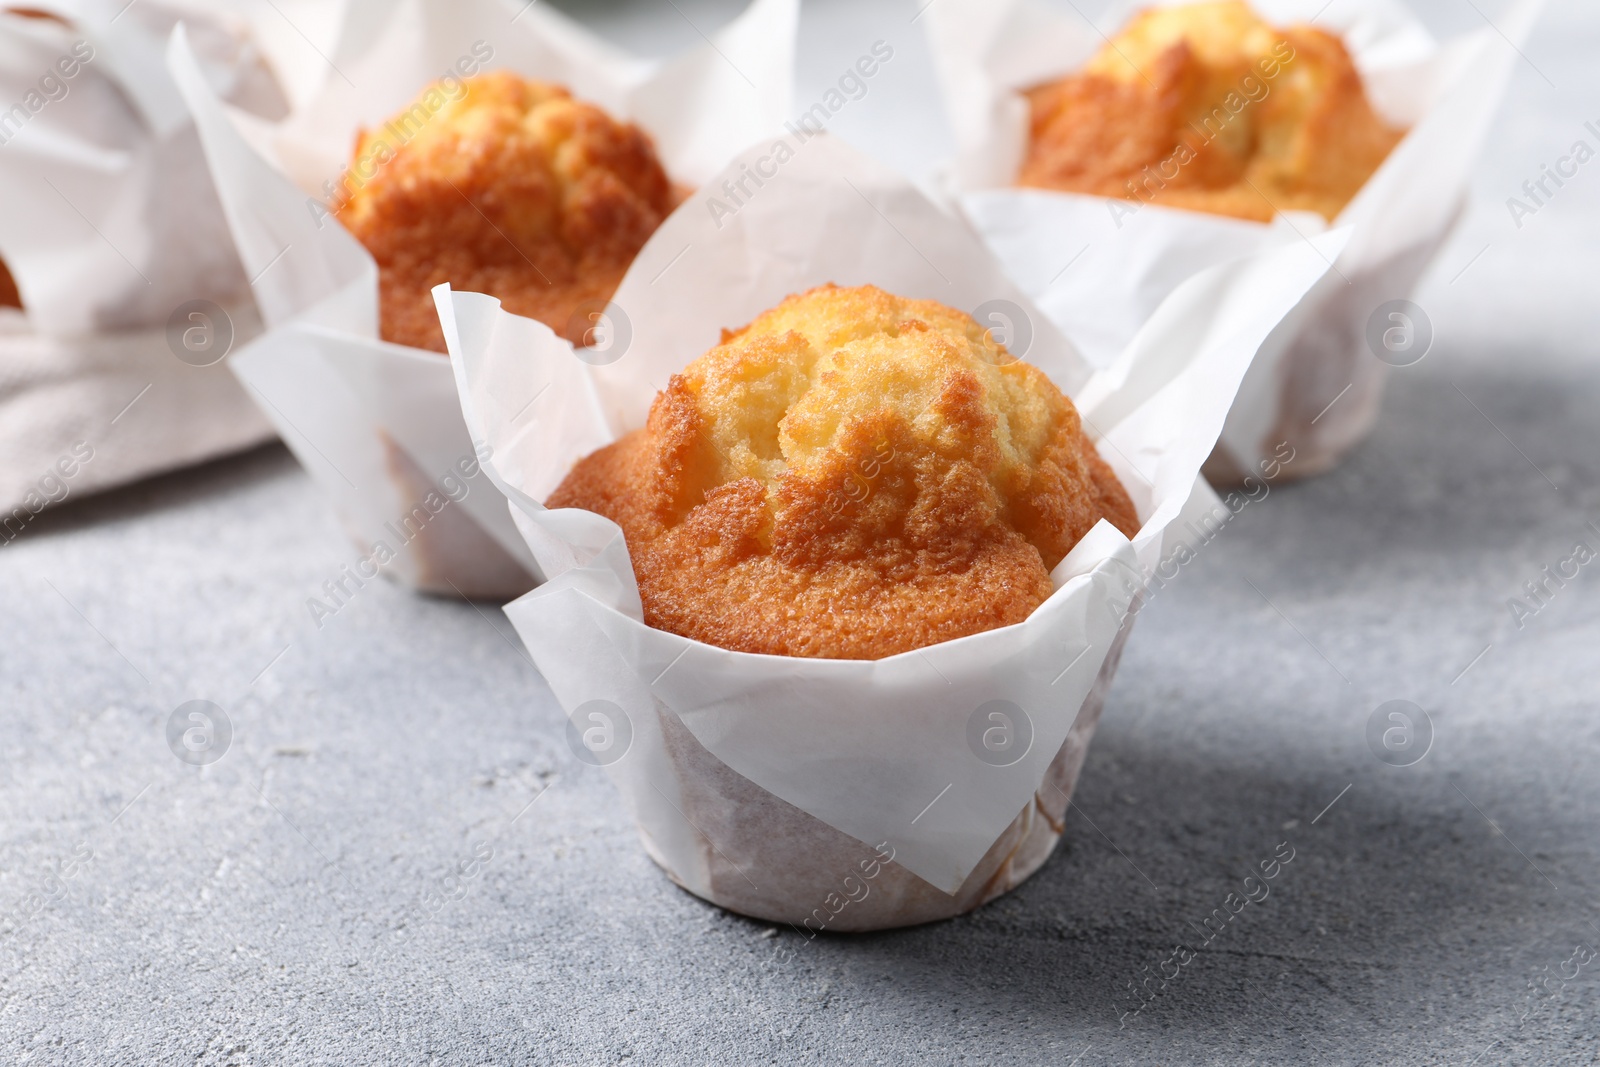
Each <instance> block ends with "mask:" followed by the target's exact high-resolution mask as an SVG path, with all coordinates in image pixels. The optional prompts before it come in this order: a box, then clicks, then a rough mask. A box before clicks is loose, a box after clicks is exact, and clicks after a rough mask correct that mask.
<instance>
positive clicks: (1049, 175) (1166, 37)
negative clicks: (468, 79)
mask: <svg viewBox="0 0 1600 1067" xmlns="http://www.w3.org/2000/svg"><path fill="white" fill-rule="evenodd" d="M1027 96H1028V102H1029V106H1030V109H1031V113H1032V121H1031V130H1030V139H1029V146H1028V154H1027V158H1026V160H1025V161H1024V163H1023V167H1022V172H1021V175H1020V177H1019V179H1018V184H1020V185H1031V186H1039V187H1043V188H1050V189H1062V190H1066V191H1069V192H1081V193H1090V194H1093V195H1097V196H1112V197H1124V198H1127V199H1130V200H1139V201H1144V202H1151V203H1156V204H1160V205H1162V206H1166V207H1177V208H1188V209H1191V210H1196V211H1209V212H1213V213H1216V214H1222V215H1232V216H1235V217H1238V218H1243V219H1256V220H1259V221H1263V222H1265V221H1270V220H1271V218H1272V217H1273V215H1274V214H1275V213H1276V212H1278V211H1294V210H1298V211H1315V212H1317V213H1319V214H1321V215H1322V216H1323V217H1324V218H1326V219H1328V220H1329V221H1332V219H1333V218H1334V217H1335V216H1337V215H1338V214H1339V212H1340V211H1342V210H1343V209H1344V206H1345V205H1346V204H1347V203H1349V202H1350V199H1351V198H1352V197H1354V196H1355V194H1356V193H1357V192H1358V191H1359V190H1360V189H1361V186H1362V185H1364V184H1365V183H1366V181H1367V179H1368V178H1370V177H1371V176H1372V173H1373V171H1375V170H1377V169H1378V166H1379V164H1381V163H1382V162H1383V160H1384V159H1385V158H1386V157H1387V156H1388V154H1389V152H1390V150H1392V149H1393V148H1394V146H1395V145H1396V144H1397V143H1399V141H1400V138H1401V137H1402V136H1404V131H1402V130H1398V129H1395V128H1393V127H1391V126H1389V125H1387V124H1386V123H1385V122H1384V121H1383V120H1382V119H1381V118H1379V116H1378V115H1377V113H1376V112H1375V111H1374V110H1373V109H1372V105H1371V104H1370V102H1369V101H1368V100H1367V96H1366V92H1365V90H1364V89H1363V88H1362V84H1361V76H1360V74H1359V73H1358V72H1357V70H1356V68H1355V64H1354V63H1353V62H1352V61H1351V59H1350V54H1349V52H1348V51H1346V49H1345V47H1344V44H1343V43H1342V42H1341V41H1340V40H1339V39H1338V38H1337V37H1334V36H1332V35H1331V34H1328V33H1324V32H1323V31H1321V30H1318V29H1316V28H1314V27H1312V26H1309V25H1296V26H1291V27H1288V28H1285V29H1278V28H1275V27H1273V26H1271V25H1269V24H1268V23H1266V22H1264V21H1263V20H1262V19H1261V18H1259V17H1258V16H1257V15H1256V14H1255V13H1254V12H1253V11H1252V10H1251V9H1250V7H1249V5H1248V4H1246V3H1245V2H1244V0H1214V2H1209V3H1197V4H1191V5H1185V6H1182V7H1170V8H1156V9H1152V10H1147V11H1144V12H1142V13H1140V14H1138V15H1136V16H1135V17H1134V18H1133V19H1132V20H1131V21H1130V22H1129V23H1128V25H1127V26H1126V27H1124V29H1123V30H1122V31H1121V32H1120V33H1118V34H1117V36H1116V37H1114V38H1112V39H1111V40H1110V41H1109V42H1108V43H1107V44H1106V45H1105V47H1103V48H1102V49H1101V50H1100V51H1099V53H1097V54H1096V55H1095V57H1094V58H1093V59H1092V60H1090V62H1089V63H1088V64H1086V65H1085V67H1084V68H1083V69H1082V70H1081V71H1079V72H1077V73H1075V74H1073V75H1070V76H1068V77H1066V78H1063V79H1062V80H1060V81H1058V82H1054V83H1051V84H1048V85H1042V86H1039V87H1037V88H1035V89H1032V90H1030V91H1029V92H1028V94H1027Z"/></svg>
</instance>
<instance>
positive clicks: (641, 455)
mask: <svg viewBox="0 0 1600 1067" xmlns="http://www.w3.org/2000/svg"><path fill="white" fill-rule="evenodd" d="M548 504H549V506H550V507H552V508H563V507H580V508H586V509H588V510H590V511H593V512H596V513H598V514H600V515H603V516H605V517H606V518H609V519H611V520H613V521H614V522H616V523H617V524H618V525H619V526H621V527H622V530H623V533H624V535H625V537H626V539H627V543H628V550H629V553H630V555H631V557H632V561H633V569H634V575H635V577H636V578H637V580H638V584H639V593H640V597H641V599H642V600H643V604H644V615H645V622H646V623H648V624H649V625H651V626H654V627H657V628H659V629H664V630H668V631H671V632H673V633H678V634H682V635H684V636H686V637H692V638H695V639H696V640H700V641H704V642H707V643H709V644H714V645H719V646H721V647H723V648H730V649H735V650H738V651H743V652H760V653H769V654H774V655H786V656H822V657H830V658H840V659H876V658H880V657H883V656H889V655H893V654H895V653H898V652H904V651H907V650H909V649H913V648H919V647H922V646H925V645H930V644H934V643H936V642H939V641H946V640H950V639H952V638H956V637H961V636H965V635H967V634H971V633H977V632H979V631H982V630H987V629H991V628H994V627H997V626H1006V625H1009V624H1011V623H1017V622H1021V621H1022V620H1023V619H1025V618H1027V616H1028V615H1029V614H1030V613H1031V612H1032V611H1033V610H1034V609H1035V608H1036V607H1038V606H1039V605H1040V604H1041V603H1043V602H1044V600H1045V599H1046V598H1047V597H1049V595H1050V593H1051V585H1050V577H1049V575H1050V571H1051V569H1052V568H1054V567H1055V565H1056V564H1057V563H1059V562H1060V561H1061V559H1062V557H1063V556H1065V555H1066V553H1067V552H1068V551H1069V550H1070V549H1071V548H1072V546H1073V545H1074V544H1076V543H1077V541H1078V539H1079V538H1081V537H1082V536H1083V535H1084V533H1086V532H1087V531H1088V530H1089V528H1090V527H1091V526H1093V525H1094V524H1095V523H1096V522H1097V521H1099V519H1101V518H1106V519H1109V520H1110V521H1111V522H1112V523H1113V524H1114V525H1116V526H1117V528H1118V529H1120V530H1122V531H1123V532H1124V533H1126V534H1129V535H1130V536H1131V535H1132V534H1133V533H1134V532H1135V530H1136V529H1137V526H1138V520H1137V517H1136V516H1135V513H1134V508H1133V505H1132V503H1131V501H1130V500H1129V498H1128V495H1127V493H1126V491H1125V490H1124V489H1123V487H1122V485H1121V484H1120V483H1119V482H1118V481H1117V479H1116V476H1115V475H1114V474H1113V473H1112V472H1111V469H1110V467H1108V466H1107V465H1106V463H1105V461H1104V460H1102V459H1101V458H1100V456H1099V454H1098V453H1097V452H1096V451H1095V448H1094V445H1093V444H1092V443H1090V441H1089V440H1088V439H1087V437H1085V435H1084V432H1083V427H1082V423H1081V420H1080V419H1079V417H1078V412H1077V410H1076V408H1074V407H1073V405H1072V402H1071V401H1070V400H1068V399H1067V398H1066V397H1065V396H1063V395H1062V394H1061V392H1060V391H1059V390H1058V389H1057V388H1056V387H1055V385H1054V384H1052V383H1051V382H1050V380H1049V379H1048V378H1046V377H1045V376H1044V374H1043V373H1041V372H1040V371H1039V370H1038V369H1036V368H1034V367H1032V366H1030V365H1029V364H1027V363H1023V362H1020V361H1017V360H1014V359H1013V358H1012V357H1011V356H1010V354H1009V353H1008V352H1007V351H1006V350H1005V348H1004V347H1003V346H1000V345H998V344H996V343H995V342H994V340H993V339H992V337H991V336H990V335H989V333H988V332H987V331H986V330H985V329H984V328H983V327H981V326H979V325H978V324H977V323H976V322H975V321H973V319H972V318H971V317H969V316H967V315H965V314H963V313H961V312H959V311H956V310H954V309H953V308H949V307H945V306H944V305H941V304H938V303H935V302H933V301H927V300H907V299H903V298H900V297H897V296H893V295H891V294H889V293H886V292H884V291H882V290H881V289H877V288H875V287H873V286H862V287H859V288H844V289H841V288H836V287H834V286H831V285H830V286H823V287H820V288H817V289H813V290H811V291H810V292H807V293H804V294H801V295H798V296H790V297H789V298H787V299H786V300H784V301H783V303H781V304H780V305H778V306H777V307H776V308H773V309H772V310H770V311H768V312H766V313H764V314H762V315H761V316H759V317H758V318H757V319H756V320H755V321H754V322H752V323H751V324H750V325H748V326H746V327H745V328H743V329H742V330H737V331H726V330H725V331H724V332H723V339H722V343H721V344H719V345H717V346H716V347H715V348H712V349H711V350H710V351H709V352H707V353H705V354H704V355H703V356H701V357H700V358H699V359H696V360H695V361H694V362H692V363H690V364H689V366H688V367H686V368H685V369H684V371H683V372H682V373H681V374H676V375H674V376H673V377H672V379H671V380H670V381H669V383H668V385H667V387H666V388H665V389H664V390H663V391H662V392H661V393H659V394H658V395H657V397H656V400H655V403H654V404H653V405H652V406H651V409H650V416H649V420H648V422H647V424H646V426H645V427H644V428H643V429H640V430H637V431H634V432H633V433H630V434H628V435H626V436H625V437H623V438H621V439H620V440H618V441H616V442H614V443H613V444H611V445H608V446H606V447H605V448H602V449H600V450H598V451H597V452H594V453H593V454H591V455H589V456H588V457H586V458H585V459H583V460H581V461H579V463H578V464H577V465H576V466H575V467H574V468H573V470H572V472H571V473H570V474H569V475H568V476H567V478H566V479H565V480H564V481H563V482H562V484H561V485H560V486H559V487H558V488H557V489H556V491H555V492H554V493H553V494H552V495H551V497H550V499H549V501H548Z"/></svg>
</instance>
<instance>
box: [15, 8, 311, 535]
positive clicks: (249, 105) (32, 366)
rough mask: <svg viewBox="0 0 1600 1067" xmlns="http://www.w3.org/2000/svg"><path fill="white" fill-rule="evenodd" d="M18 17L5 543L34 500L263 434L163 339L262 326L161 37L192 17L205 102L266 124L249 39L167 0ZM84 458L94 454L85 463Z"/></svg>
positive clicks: (269, 98)
mask: <svg viewBox="0 0 1600 1067" xmlns="http://www.w3.org/2000/svg"><path fill="white" fill-rule="evenodd" d="M25 7H26V9H27V10H28V12H30V14H26V15H25V14H21V13H18V12H17V11H4V12H0V100H3V101H5V103H4V104H3V105H0V203H4V204H5V205H6V209H5V210H4V211H0V260H3V261H4V262H5V264H6V267H7V269H8V270H9V272H10V273H11V274H12V275H13V277H14V279H15V281H16V284H17V289H18V291H19V293H20V296H21V301H22V305H23V310H21V311H15V310H10V309H7V310H4V311H0V512H3V513H5V514H6V516H7V517H8V519H9V521H10V523H11V525H9V526H7V527H6V529H7V531H8V533H9V536H5V535H0V536H4V539H5V540H10V538H11V537H13V536H15V535H16V533H17V532H18V529H17V524H18V523H22V522H24V517H31V516H32V515H34V514H37V512H38V511H39V510H42V509H43V507H44V506H45V505H46V504H49V503H53V502H58V501H60V500H65V499H68V498H69V497H71V496H73V495H77V494H82V493H88V492H92V491H95V490H100V489H106V488H110V487H113V486H116V485H121V484H123V483H126V482H130V481H133V480H135V479H138V478H142V477H145V476H147V475H150V474H155V473H159V472H162V471H167V470H172V469H175V468H178V467H182V466H186V465H188V464H191V463H196V462H200V461H202V460H206V459H210V458H213V457H215V456H219V455H223V454H225V453H228V452H233V451H236V450H238V449H241V448H246V447H249V446H251V445H254V444H258V443H260V442H262V441H266V440H269V439H270V438H271V437H272V428H271V425H270V424H269V423H268V422H267V421H266V420H265V419H263V418H262V417H261V416H260V415H259V414H258V413H257V412H256V410H255V408H254V405H252V404H251V403H250V401H249V399H248V398H247V397H246V396H245V394H244V391H243V390H242V389H241V388H240V387H239V385H238V383H237V382H236V381H234V380H233V378H232V376H231V375H229V374H228V373H227V371H226V369H225V368H220V367H210V366H205V367H201V366H193V365H191V362H190V361H186V360H184V359H180V358H179V355H178V354H177V353H176V352H175V350H174V348H173V345H172V342H171V341H170V340H169V338H168V334H167V329H168V322H169V319H170V318H171V317H172V316H173V315H174V314H176V313H177V312H178V311H179V309H180V307H181V306H182V305H185V304H188V303H189V302H191V301H206V302H208V304H209V308H208V310H207V314H208V315H209V316H211V317H212V318H215V317H216V316H218V315H222V316H226V317H227V319H228V320H229V324H227V325H223V324H220V323H214V324H213V325H214V326H216V328H217V329H218V330H219V331H223V332H231V335H232V336H233V337H234V338H235V339H236V340H237V342H238V343H241V344H242V343H243V342H244V341H246V340H248V339H249V338H250V337H251V336H253V335H254V334H256V333H259V332H260V329H261V326H260V320H259V316H258V315H257V314H256V311H255V309H254V308H253V307H252V306H251V305H250V299H249V291H248V287H247V285H246V282H245V275H244V271H243V268H242V267H241V266H240V263H239V257H238V253H237V251H236V250H235V248H234V245H233V241H232V239H231V237H230V236H229V234H228V229H227V225H226V223H225V222H224V220H223V218H222V209H221V206H220V204H219V203H218V201H217V195H216V192H215V190H214V188H213V186H212V183H211V178H210V175H209V174H208V173H207V171H206V166H205V160H204V157H203V155H202V153H201V151H200V144H199V140H198V138H197V137H196V134H195V130H194V126H193V124H192V123H191V122H190V120H189V116H188V113H187V111H186V110H185V109H184V107H183V104H182V101H181V100H180V99H179V97H178V95H177V92H176V90H175V88H174V87H173V85H172V82H171V79H170V78H169V77H167V74H166V71H165V69H164V68H163V67H162V55H163V50H164V47H165V40H166V35H167V32H168V31H169V30H170V29H171V27H172V26H173V25H174V24H175V23H176V22H177V20H178V19H180V18H184V19H187V20H188V22H189V26H190V28H191V31H192V36H193V40H194V42H195V49H196V54H197V56H198V63H199V68H198V69H199V70H200V72H201V76H202V77H203V78H204V79H205V80H206V82H207V84H208V86H209V87H210V88H211V89H212V91H214V92H216V93H218V94H220V96H221V97H223V98H225V99H227V100H228V101H230V103H231V105H232V106H235V107H238V108H240V109H242V110H245V111H253V112H255V113H257V114H261V115H274V116H276V115H280V114H281V113H282V109H283V100H282V96H281V94H280V93H279V86H278V83H277V80H276V78H275V77H274V74H273V72H271V71H269V70H268V69H267V67H266V65H265V64H264V62H263V61H262V59H261V57H260V55H259V53H258V52H257V50H256V48H255V43H254V40H253V38H252V37H251V35H250V32H249V29H248V27H247V26H246V24H245V23H244V22H242V21H241V20H238V19H235V18H233V17H231V16H230V15H229V14H228V13H226V12H224V11H221V10H198V9H194V8H192V7H189V6H187V5H182V4H174V3H170V2H163V0H147V2H145V3H141V4H139V5H138V7H137V8H135V9H132V10H128V9H127V5H123V4H112V3H104V2H97V0H40V2H38V3H33V2H30V3H28V4H27V5H25ZM41 16H47V17H41ZM286 73H287V72H286ZM183 325H185V326H186V325H188V323H187V322H184V323H183ZM219 335H220V334H219ZM185 355H186V356H189V353H185ZM220 355H221V353H220V352H219V353H218V358H220ZM189 359H190V360H191V361H193V362H203V361H204V360H203V358H202V359H194V357H192V356H189ZM136 398H137V399H136ZM85 448H86V449H92V450H93V452H94V458H93V459H92V460H91V461H89V462H87V463H84V464H81V465H79V464H77V463H76V462H75V461H73V460H72V458H71V457H72V455H73V450H74V449H80V450H81V449H85ZM58 464H59V465H60V466H58ZM63 468H73V473H72V475H71V476H70V477H63V476H61V475H60V470H61V469H63ZM51 479H55V481H52V480H51ZM57 482H59V483H60V484H56V483H57Z"/></svg>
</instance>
